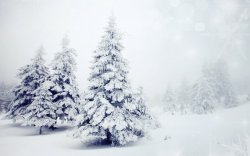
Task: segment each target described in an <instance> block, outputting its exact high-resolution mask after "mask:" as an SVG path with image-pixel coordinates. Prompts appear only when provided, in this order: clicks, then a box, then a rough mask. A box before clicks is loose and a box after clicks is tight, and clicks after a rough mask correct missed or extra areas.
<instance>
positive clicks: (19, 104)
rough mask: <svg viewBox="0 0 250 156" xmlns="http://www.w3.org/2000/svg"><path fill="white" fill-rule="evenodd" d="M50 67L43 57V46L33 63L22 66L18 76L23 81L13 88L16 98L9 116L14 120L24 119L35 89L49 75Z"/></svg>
mask: <svg viewBox="0 0 250 156" xmlns="http://www.w3.org/2000/svg"><path fill="white" fill-rule="evenodd" d="M48 75H49V73H48V68H47V67H46V66H45V61H44V59H43V47H41V48H40V49H39V50H38V52H37V54H36V56H35V58H34V59H32V62H31V64H28V65H26V66H24V67H22V68H21V69H20V70H19V73H18V78H20V79H21V82H20V84H19V85H18V86H16V87H15V88H14V90H13V93H14V100H13V101H12V103H11V105H10V108H9V113H8V116H9V117H10V118H12V119H14V120H19V119H23V115H24V114H25V113H26V108H27V107H28V106H29V105H30V104H31V103H32V102H33V100H34V97H35V93H34V91H35V90H36V89H37V88H38V87H39V86H40V85H41V84H42V83H43V82H44V81H45V80H46V78H47V77H48Z"/></svg>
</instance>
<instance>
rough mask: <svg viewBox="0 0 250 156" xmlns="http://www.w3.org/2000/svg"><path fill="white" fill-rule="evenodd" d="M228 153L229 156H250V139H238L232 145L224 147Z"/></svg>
mask: <svg viewBox="0 0 250 156" xmlns="http://www.w3.org/2000/svg"><path fill="white" fill-rule="evenodd" d="M224 147H226V149H227V151H228V156H249V155H250V137H249V136H247V137H245V138H241V137H238V139H236V140H233V141H232V143H231V144H230V145H224Z"/></svg>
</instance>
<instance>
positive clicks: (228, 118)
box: [0, 103, 250, 156]
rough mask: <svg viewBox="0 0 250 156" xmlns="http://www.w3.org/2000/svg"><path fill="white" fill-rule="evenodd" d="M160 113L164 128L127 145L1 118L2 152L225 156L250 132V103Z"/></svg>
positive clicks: (25, 155)
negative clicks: (94, 142) (204, 111)
mask: <svg viewBox="0 0 250 156" xmlns="http://www.w3.org/2000/svg"><path fill="white" fill-rule="evenodd" d="M157 114H158V119H159V122H160V124H161V128H158V129H155V130H152V131H151V133H150V134H149V136H148V137H146V138H144V139H143V140H140V141H139V142H138V143H135V144H131V145H129V146H126V147H107V146H91V147H87V146H86V145H83V144H81V143H80V142H79V141H78V140H75V139H72V138H71V137H68V136H67V134H68V132H69V131H70V129H69V128H68V127H65V126H64V127H63V126H62V127H60V129H58V130H56V131H54V132H46V133H45V134H43V135H37V133H38V130H37V129H36V128H33V127H21V126H20V125H18V124H12V123H11V122H10V121H9V120H0V153H1V155H3V156H34V155H36V156H45V155H46V156H50V155H54V156H57V155H60V156H64V155H65V156H71V155H72V156H78V155H79V156H84V155H89V156H100V155H109V156H112V155H116V156H117V155H124V156H130V155H131V156H132V155H135V156H147V155H149V156H151V155H154V156H224V155H229V154H228V148H227V147H225V145H231V143H232V141H233V140H235V139H237V138H246V134H250V103H248V104H245V105H242V106H239V107H236V108H230V109H226V110H220V111H217V112H215V113H214V114H210V115H185V116H182V115H176V116H171V115H166V114H164V113H159V112H158V113H157ZM248 147H250V146H248ZM249 152H250V151H249V149H248V153H249Z"/></svg>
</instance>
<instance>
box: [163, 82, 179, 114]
mask: <svg viewBox="0 0 250 156" xmlns="http://www.w3.org/2000/svg"><path fill="white" fill-rule="evenodd" d="M163 104H164V111H166V112H168V113H171V114H172V115H174V114H175V113H176V111H177V106H176V97H175V94H174V92H173V90H172V88H171V87H170V86H168V87H167V90H166V91H165V94H164V97H163Z"/></svg>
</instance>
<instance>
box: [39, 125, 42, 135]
mask: <svg viewBox="0 0 250 156" xmlns="http://www.w3.org/2000/svg"><path fill="white" fill-rule="evenodd" d="M42 128H43V126H40V128H39V134H40V135H41V134H42Z"/></svg>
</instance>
